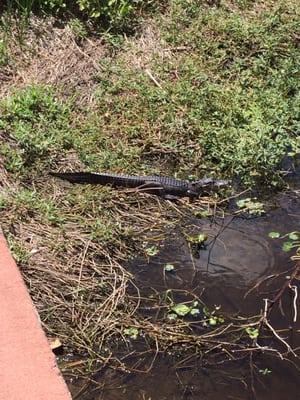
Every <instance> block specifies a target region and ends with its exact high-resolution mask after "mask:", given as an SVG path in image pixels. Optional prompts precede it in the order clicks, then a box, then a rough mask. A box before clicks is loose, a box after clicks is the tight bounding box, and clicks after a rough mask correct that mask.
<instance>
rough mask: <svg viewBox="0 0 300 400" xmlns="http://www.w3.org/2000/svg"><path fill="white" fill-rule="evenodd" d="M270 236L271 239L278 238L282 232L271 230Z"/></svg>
mask: <svg viewBox="0 0 300 400" xmlns="http://www.w3.org/2000/svg"><path fill="white" fill-rule="evenodd" d="M268 236H269V237H270V238H271V239H278V238H280V233H279V232H269V234H268Z"/></svg>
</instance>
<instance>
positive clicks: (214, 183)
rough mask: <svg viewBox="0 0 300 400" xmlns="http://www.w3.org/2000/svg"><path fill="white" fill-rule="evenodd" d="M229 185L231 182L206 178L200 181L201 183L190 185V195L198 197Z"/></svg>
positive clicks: (195, 182) (196, 182)
mask: <svg viewBox="0 0 300 400" xmlns="http://www.w3.org/2000/svg"><path fill="white" fill-rule="evenodd" d="M229 185H230V182H229V181H226V180H218V179H213V178H204V179H200V180H199V181H194V182H191V183H189V189H188V194H189V196H191V197H197V196H199V195H200V194H203V193H211V192H214V191H217V190H219V189H222V188H224V187H227V186H229Z"/></svg>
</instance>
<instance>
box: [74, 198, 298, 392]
mask: <svg viewBox="0 0 300 400" xmlns="http://www.w3.org/2000/svg"><path fill="white" fill-rule="evenodd" d="M187 225H189V227H192V229H194V230H195V231H197V232H203V233H205V234H206V235H207V236H208V240H207V243H208V245H207V246H206V247H205V248H202V249H200V251H198V252H197V253H196V254H195V253H193V251H192V249H191V247H190V246H189V244H188V243H187V241H186V239H185V237H184V228H180V229H177V230H175V231H174V232H171V234H170V236H169V237H168V240H167V241H166V243H165V244H164V245H163V247H162V248H161V249H160V252H159V254H158V255H157V256H155V257H152V258H151V260H150V262H146V261H145V260H142V259H141V260H135V262H134V263H133V264H132V265H130V266H129V268H130V269H131V271H132V273H133V274H134V276H135V280H136V284H137V286H138V287H139V289H140V291H141V295H142V296H143V294H144V295H145V297H146V296H148V295H149V293H151V292H153V293H161V292H164V291H166V289H172V290H174V292H175V293H176V291H177V292H178V293H179V294H178V299H177V300H182V299H181V297H180V293H181V290H182V291H184V290H185V291H187V292H193V293H194V294H195V295H199V296H200V295H201V299H202V300H203V301H204V302H205V303H206V304H207V305H209V306H211V307H213V306H214V305H220V306H221V309H222V310H223V311H224V312H227V313H238V312H240V313H243V315H255V314H257V313H258V312H259V311H260V310H261V309H262V307H263V304H262V297H261V296H258V294H257V292H255V291H254V292H253V293H252V294H251V295H250V296H248V297H247V298H246V299H244V295H245V293H246V292H247V290H248V289H249V288H251V287H253V286H254V285H255V284H256V283H257V282H258V281H259V280H261V279H262V278H264V277H266V276H268V275H270V274H276V273H279V272H283V271H286V270H288V269H289V268H290V267H291V266H292V264H291V261H290V254H288V253H284V252H283V251H282V249H281V245H282V243H281V242H280V241H278V240H273V239H270V238H269V237H268V233H269V232H271V231H278V232H281V233H282V234H285V233H288V232H291V231H297V230H300V203H299V194H298V193H297V192H294V193H291V194H289V195H280V196H277V198H276V200H275V201H274V205H272V207H271V209H270V210H269V211H268V212H267V214H266V215H263V216H261V217H256V218H244V217H238V216H232V215H230V216H228V217H226V218H224V219H214V220H211V219H201V220H191V221H189V223H188V224H187ZM166 263H171V264H173V265H174V266H175V270H176V272H175V273H165V272H164V265H165V264H166ZM269 290H271V287H270V288H269ZM289 302H290V299H289V298H288V296H287V297H286V298H285V300H284V302H283V304H282V309H286V310H289V311H290V310H291V307H290V303H289ZM145 312H147V311H145ZM291 318H292V316H291V313H290V312H286V314H285V315H283V314H282V313H280V311H279V310H278V312H276V313H275V314H274V315H273V316H272V321H273V322H274V323H275V324H276V327H280V326H289V325H290V324H291ZM299 332H300V325H299V323H296V324H294V326H291V329H290V332H287V333H286V334H285V338H286V340H287V341H289V342H290V343H291V344H292V345H293V346H300V333H299ZM132 351H133V354H132V359H133V361H132V362H133V365H138V366H139V368H140V369H142V368H143V367H144V368H146V367H147V365H149V363H150V362H151V359H150V358H151V356H150V355H149V354H147V353H145V355H143V356H139V358H140V359H138V360H137V359H136V358H135V357H136V356H135V354H134V348H133V349H132ZM124 354H125V353H124ZM256 365H257V368H260V369H261V371H270V372H267V373H266V374H265V375H264V374H263V373H261V374H259V373H255V378H253V380H251V373H250V370H249V362H248V361H246V362H245V360H241V361H240V362H235V363H224V364H221V365H219V366H215V367H214V366H212V365H210V366H209V367H205V366H204V365H203V363H200V362H199V360H196V359H193V358H192V357H191V358H190V359H189V360H187V361H186V362H183V363H182V362H178V360H176V357H175V356H174V355H172V354H169V355H167V354H165V355H160V356H158V357H157V359H156V361H155V363H154V364H153V368H152V369H151V371H150V372H149V373H144V374H143V373H121V372H115V371H111V370H105V371H104V372H102V373H101V374H100V375H99V376H98V377H97V380H98V381H99V382H100V383H101V385H100V386H101V387H100V388H99V387H96V386H95V387H94V388H92V387H91V388H90V390H89V391H88V392H85V393H84V394H82V395H80V396H79V397H77V398H78V399H82V400H92V399H99V400H100V399H106V400H119V399H128V400H129V399H130V400H131V399H133V400H158V399H168V400H171V399H172V400H179V399H205V400H221V399H248V398H249V399H252V398H257V399H261V400H282V399H284V398H285V397H286V396H288V398H289V399H291V400H296V399H298V398H299V384H300V372H299V371H297V370H296V368H295V367H293V366H291V365H290V364H289V363H288V362H284V361H280V360H279V359H278V358H277V359H275V361H274V359H270V358H269V357H265V356H263V355H262V356H260V357H259V358H258V359H257V360H256ZM298 367H299V368H300V364H299V363H298ZM256 372H257V371H256ZM79 387H80V383H79V382H78V383H77V384H76V383H75V382H73V384H72V385H71V389H72V391H73V393H77V392H78V390H79ZM251 387H252V390H250V388H251Z"/></svg>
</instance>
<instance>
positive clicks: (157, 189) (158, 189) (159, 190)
mask: <svg viewBox="0 0 300 400" xmlns="http://www.w3.org/2000/svg"><path fill="white" fill-rule="evenodd" d="M137 189H138V190H139V191H140V192H146V193H150V194H155V195H157V196H164V188H163V187H162V186H161V185H160V184H158V183H157V182H147V183H145V184H144V185H141V186H138V187H137Z"/></svg>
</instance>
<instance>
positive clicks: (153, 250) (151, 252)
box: [145, 246, 159, 257]
mask: <svg viewBox="0 0 300 400" xmlns="http://www.w3.org/2000/svg"><path fill="white" fill-rule="evenodd" d="M145 252H146V254H147V256H150V257H153V256H156V254H158V253H159V250H158V247H156V246H151V247H147V248H146V249H145Z"/></svg>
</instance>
